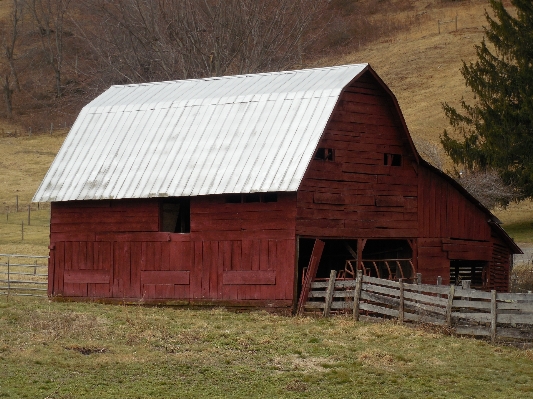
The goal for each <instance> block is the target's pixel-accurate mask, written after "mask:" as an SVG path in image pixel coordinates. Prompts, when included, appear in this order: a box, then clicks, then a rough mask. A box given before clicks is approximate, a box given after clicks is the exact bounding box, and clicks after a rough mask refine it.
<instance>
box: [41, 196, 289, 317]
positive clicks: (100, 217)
mask: <svg viewBox="0 0 533 399" xmlns="http://www.w3.org/2000/svg"><path fill="white" fill-rule="evenodd" d="M295 210H296V207H295V194H280V195H279V196H278V202H272V203H242V204H226V203H225V202H224V197H223V196H209V197H194V198H192V199H191V232H190V233H189V234H178V233H164V232H159V201H158V200H157V199H149V200H114V201H76V202H63V203H52V219H51V245H50V248H51V251H50V253H51V258H50V263H49V267H50V270H49V275H50V276H53V278H52V279H50V284H49V295H51V296H65V297H88V298H115V299H140V298H143V299H145V300H147V301H150V300H158V299H167V300H168V299H171V300H172V299H178V300H184V301H187V302H188V301H191V302H206V301H207V302H209V301H217V302H219V303H220V302H223V301H228V302H232V301H233V302H234V301H239V302H240V303H242V304H246V303H247V302H249V303H250V304H255V305H258V306H285V307H288V306H290V305H292V298H293V295H294V294H293V288H294V259H295V236H294V216H295V212H296V211H295Z"/></svg>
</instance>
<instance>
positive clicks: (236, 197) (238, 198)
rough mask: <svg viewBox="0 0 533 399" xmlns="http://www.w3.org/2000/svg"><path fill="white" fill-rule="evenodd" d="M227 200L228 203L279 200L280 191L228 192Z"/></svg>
mask: <svg viewBox="0 0 533 399" xmlns="http://www.w3.org/2000/svg"><path fill="white" fill-rule="evenodd" d="M225 202H226V204H240V203H243V202H244V203H251V202H265V203H266V202H278V193H249V194H228V195H226V196H225Z"/></svg>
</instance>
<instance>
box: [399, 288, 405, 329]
mask: <svg viewBox="0 0 533 399" xmlns="http://www.w3.org/2000/svg"><path fill="white" fill-rule="evenodd" d="M399 282H400V308H399V309H398V321H399V322H400V323H403V295H404V294H403V278H401V279H399Z"/></svg>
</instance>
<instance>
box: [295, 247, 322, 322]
mask: <svg viewBox="0 0 533 399" xmlns="http://www.w3.org/2000/svg"><path fill="white" fill-rule="evenodd" d="M324 245H325V244H324V241H320V240H319V239H316V240H315V245H314V246H313V252H312V253H311V259H310V260H309V266H308V267H307V273H306V274H305V276H304V277H303V284H302V292H301V294H300V299H299V301H298V310H297V314H298V315H300V314H302V312H303V310H304V305H305V303H306V302H307V298H308V296H309V291H310V289H311V283H312V282H313V280H314V279H315V277H316V272H317V270H318V264H319V263H320V258H321V257H322V251H324Z"/></svg>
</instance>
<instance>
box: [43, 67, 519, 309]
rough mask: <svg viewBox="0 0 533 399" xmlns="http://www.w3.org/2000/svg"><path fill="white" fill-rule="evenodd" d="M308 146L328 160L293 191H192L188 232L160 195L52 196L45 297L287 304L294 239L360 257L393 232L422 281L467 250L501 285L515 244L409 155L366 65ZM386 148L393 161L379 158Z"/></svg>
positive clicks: (395, 113) (446, 275)
mask: <svg viewBox="0 0 533 399" xmlns="http://www.w3.org/2000/svg"><path fill="white" fill-rule="evenodd" d="M317 148H323V149H332V150H333V152H334V156H333V159H331V160H325V159H316V160H315V159H313V160H311V161H310V162H309V165H307V169H306V172H305V174H304V177H303V179H302V181H301V182H300V184H299V188H298V190H297V191H296V192H294V191H293V192H278V193H277V201H276V202H267V203H263V202H246V201H244V202H242V203H227V202H226V200H227V196H225V195H205V196H191V197H190V233H184V234H178V233H166V232H161V221H160V213H161V207H160V204H161V201H164V199H121V200H110V201H108V200H91V201H64V202H53V203H52V210H51V215H52V216H51V227H50V229H51V235H50V241H51V244H50V249H51V251H50V261H49V269H50V270H49V275H50V276H52V277H51V278H50V279H49V295H50V296H65V297H87V298H112V299H115V300H138V299H143V300H145V301H169V300H170V301H178V302H179V301H182V302H181V303H200V302H201V303H217V304H239V305H255V306H272V307H286V308H290V307H291V306H293V305H294V304H295V301H296V300H297V297H296V295H297V293H298V287H297V281H299V280H298V279H301V272H302V270H301V269H302V268H303V267H302V265H299V264H298V262H297V258H298V256H299V255H301V254H298V253H297V247H298V244H297V239H299V238H302V237H303V238H313V239H314V238H323V239H328V238H329V239H349V240H352V243H353V241H354V240H357V249H356V251H357V255H358V256H357V258H358V259H361V258H362V251H363V245H364V243H365V242H366V241H365V240H368V239H370V240H391V239H398V240H404V242H405V243H408V244H409V247H410V249H409V251H410V252H412V261H413V264H414V266H415V267H416V268H417V270H416V271H417V272H420V273H421V274H422V278H423V282H424V283H428V284H435V283H436V281H437V276H441V277H442V278H443V284H448V283H449V282H450V262H451V261H454V260H463V261H476V262H485V264H486V265H487V267H486V270H485V271H484V279H485V280H484V284H485V286H484V288H486V289H497V290H499V291H506V290H508V282H509V267H510V264H509V261H510V255H511V253H512V252H513V251H517V249H516V246H515V245H514V244H513V243H512V242H511V240H510V239H509V237H508V236H506V235H505V233H504V232H503V231H502V230H501V229H500V228H499V227H498V226H496V225H494V224H493V222H492V218H493V216H492V215H491V214H490V212H489V211H487V210H486V209H484V208H483V207H481V206H479V204H476V203H475V200H473V199H472V198H471V197H470V196H469V195H468V194H466V193H465V192H464V190H463V189H461V188H460V187H458V185H457V183H455V182H454V181H453V180H452V179H450V178H449V177H446V176H445V175H443V174H442V173H441V172H439V171H437V170H436V169H434V168H433V167H431V166H429V165H428V164H426V163H425V162H423V161H421V160H420V159H419V158H418V155H417V153H416V150H415V149H414V147H413V144H412V141H411V140H410V138H409V134H408V132H407V129H406V126H405V123H404V121H403V119H402V116H401V113H400V111H399V108H398V105H397V103H396V102H395V100H394V97H393V95H392V93H390V91H388V89H387V88H386V87H385V86H384V84H383V83H382V82H381V81H380V80H379V78H378V77H377V76H376V75H375V74H374V73H373V72H372V70H371V69H368V70H367V72H365V73H364V74H363V75H361V76H357V78H356V79H355V80H354V81H352V82H351V83H350V84H349V85H348V87H346V88H345V89H344V90H343V92H342V93H341V95H340V97H339V98H338V102H337V105H336V106H335V108H334V110H333V113H332V115H331V117H330V118H329V122H328V123H327V126H326V128H325V130H324V132H323V134H322V137H321V139H320V141H319V142H318V145H317ZM392 154H394V155H395V156H401V163H400V164H399V165H391V163H390V162H385V160H386V159H387V157H388V156H389V155H392ZM270 155H272V154H270ZM386 163H387V164H386ZM280 173H283V172H281V171H280ZM234 194H237V195H240V194H238V193H234ZM354 249H355V248H354ZM309 256H310V254H309ZM301 259H305V257H304V256H302V258H301ZM326 263H327V262H325V263H324V264H326ZM303 266H305V265H303ZM297 273H300V275H297Z"/></svg>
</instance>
